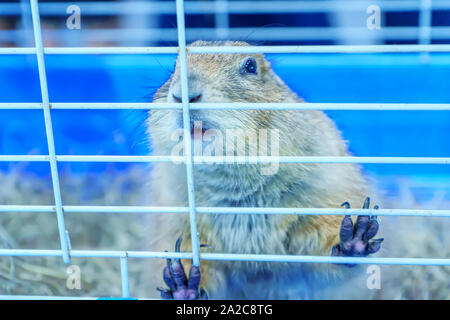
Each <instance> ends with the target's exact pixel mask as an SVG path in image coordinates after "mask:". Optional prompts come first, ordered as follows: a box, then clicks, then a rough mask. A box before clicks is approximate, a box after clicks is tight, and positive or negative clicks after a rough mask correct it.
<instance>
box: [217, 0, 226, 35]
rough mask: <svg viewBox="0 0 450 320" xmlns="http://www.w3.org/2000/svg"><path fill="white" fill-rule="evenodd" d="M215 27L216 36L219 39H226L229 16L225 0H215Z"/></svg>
mask: <svg viewBox="0 0 450 320" xmlns="http://www.w3.org/2000/svg"><path fill="white" fill-rule="evenodd" d="M214 6H215V15H214V20H215V27H216V36H217V37H218V38H219V39H227V38H228V36H229V31H230V29H229V28H230V21H229V20H230V17H229V12H228V2H227V0H215V1H214Z"/></svg>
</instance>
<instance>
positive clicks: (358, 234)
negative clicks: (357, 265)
mask: <svg viewBox="0 0 450 320" xmlns="http://www.w3.org/2000/svg"><path fill="white" fill-rule="evenodd" d="M369 205H370V198H369V197H367V198H366V201H365V202H364V206H363V209H369ZM341 207H345V208H347V209H348V208H350V204H349V203H348V202H344V203H343V204H342V205H341ZM374 209H378V206H374ZM378 228H379V224H378V221H377V217H376V216H368V215H367V216H366V215H360V216H358V218H357V220H356V223H355V225H353V221H352V219H351V218H350V216H349V215H347V216H345V218H344V219H343V220H342V225H341V230H340V233H339V236H340V243H338V244H337V245H335V246H334V247H333V249H332V252H331V255H332V256H341V257H365V256H368V255H369V254H373V253H375V252H377V251H378V250H380V248H381V243H382V242H383V240H384V239H381V238H380V239H373V240H371V239H372V238H373V237H374V236H375V235H376V234H377V232H378ZM348 266H350V267H353V266H354V264H352V265H348Z"/></svg>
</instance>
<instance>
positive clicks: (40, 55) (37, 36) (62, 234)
mask: <svg viewBox="0 0 450 320" xmlns="http://www.w3.org/2000/svg"><path fill="white" fill-rule="evenodd" d="M30 5H31V14H32V18H33V31H34V40H35V45H36V56H37V60H38V69H39V81H40V85H41V93H42V104H43V108H44V120H45V131H46V134H47V145H48V152H49V157H50V159H49V160H50V172H51V176H52V184H53V193H54V198H55V206H56V218H57V222H58V232H59V240H60V244H61V249H62V252H63V259H64V262H65V263H70V255H69V244H68V241H67V236H66V227H65V223H64V213H63V210H62V201H61V190H60V186H59V177H58V167H57V164H56V155H55V142H54V139H53V128H52V119H51V115H50V102H49V96H48V88H47V75H46V72H45V61H44V50H43V44H42V34H41V24H40V19H39V8H38V3H37V0H30Z"/></svg>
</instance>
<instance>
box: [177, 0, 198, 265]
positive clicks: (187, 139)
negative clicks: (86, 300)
mask: <svg viewBox="0 0 450 320" xmlns="http://www.w3.org/2000/svg"><path fill="white" fill-rule="evenodd" d="M183 1H184V0H176V6H177V11H176V12H177V30H178V46H179V48H180V52H179V55H178V57H179V62H180V64H179V65H180V78H181V102H182V104H183V131H184V152H185V155H184V156H185V157H186V180H187V191H188V202H189V220H190V228H191V242H192V258H193V259H192V264H193V265H194V266H200V258H199V254H200V241H199V237H198V232H197V218H196V212H195V190H194V174H193V163H192V162H193V154H192V138H191V120H190V115H189V85H188V70H187V52H186V51H187V50H186V30H185V23H184V3H183Z"/></svg>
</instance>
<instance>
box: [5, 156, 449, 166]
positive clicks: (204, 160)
mask: <svg viewBox="0 0 450 320" xmlns="http://www.w3.org/2000/svg"><path fill="white" fill-rule="evenodd" d="M49 160H50V156H47V155H17V156H16V155H0V162H10V161H13V162H46V161H49ZM56 160H57V161H59V162H174V163H185V162H186V158H185V157H182V156H108V155H86V156H85V155H56ZM192 163H194V164H213V163H215V164H230V163H236V164H258V163H261V164H267V163H324V164H326V163H361V164H362V163H378V164H435V165H443V164H445V165H447V164H450V157H352V156H346V157H344V156H342V157H336V156H223V157H220V156H193V158H192Z"/></svg>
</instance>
